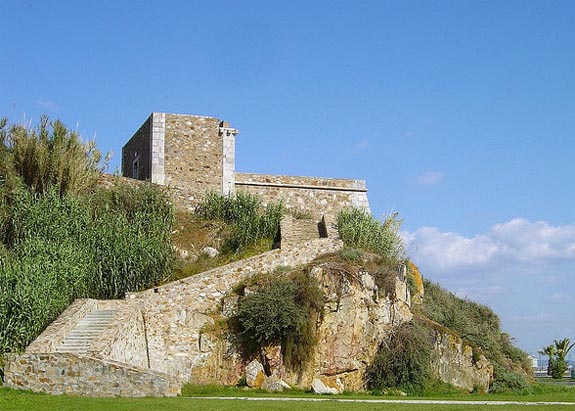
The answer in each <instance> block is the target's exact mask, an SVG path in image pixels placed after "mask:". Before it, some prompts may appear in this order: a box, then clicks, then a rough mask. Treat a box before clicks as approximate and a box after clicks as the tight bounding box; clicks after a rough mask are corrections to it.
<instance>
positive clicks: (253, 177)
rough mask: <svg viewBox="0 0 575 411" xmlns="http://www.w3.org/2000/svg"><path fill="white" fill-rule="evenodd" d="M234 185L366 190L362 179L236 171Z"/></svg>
mask: <svg viewBox="0 0 575 411" xmlns="http://www.w3.org/2000/svg"><path fill="white" fill-rule="evenodd" d="M236 185H260V186H278V187H286V188H314V189H318V190H322V189H323V190H332V191H338V190H343V191H358V192H367V188H366V186H365V181H364V180H353V179H343V178H325V177H303V176H286V175H279V174H277V175H276V174H255V173H236Z"/></svg>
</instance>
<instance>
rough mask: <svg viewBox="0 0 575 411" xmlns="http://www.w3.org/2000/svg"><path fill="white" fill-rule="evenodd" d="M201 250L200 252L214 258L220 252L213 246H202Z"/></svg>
mask: <svg viewBox="0 0 575 411" xmlns="http://www.w3.org/2000/svg"><path fill="white" fill-rule="evenodd" d="M201 252H202V254H206V255H207V256H208V257H210V258H215V257H217V256H218V255H219V254H220V252H219V251H218V250H216V249H215V248H213V247H204V248H202V251H201Z"/></svg>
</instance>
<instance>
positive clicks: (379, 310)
mask: <svg viewBox="0 0 575 411" xmlns="http://www.w3.org/2000/svg"><path fill="white" fill-rule="evenodd" d="M311 274H312V275H314V276H315V277H316V278H317V280H318V282H319V284H320V287H321V288H322V290H323V293H324V301H325V303H324V310H323V318H322V319H321V320H319V321H318V329H317V344H316V345H315V348H314V353H313V355H312V360H311V361H310V363H309V364H308V365H307V367H306V368H305V369H304V370H303V371H302V372H301V373H295V372H292V371H290V370H288V369H287V368H286V367H285V366H284V364H283V360H282V352H281V347H267V348H265V349H264V350H263V353H262V354H263V358H261V360H262V361H263V362H264V365H262V364H261V363H260V362H259V361H258V360H257V359H254V360H253V361H251V362H250V363H249V364H248V365H247V366H245V377H246V382H247V385H248V386H251V387H258V388H259V387H265V386H267V385H270V382H271V381H274V380H276V381H277V380H280V381H285V382H287V383H288V384H290V385H292V386H299V387H302V388H310V387H313V389H314V390H315V391H316V392H322V393H339V392H343V390H348V391H356V390H361V389H364V388H365V387H364V374H365V370H366V368H367V365H368V364H369V363H370V362H371V361H372V359H373V357H374V356H375V354H376V352H377V349H378V346H379V344H380V342H381V341H382V340H383V338H384V337H385V336H386V335H387V333H389V332H390V330H391V328H392V327H393V326H394V325H397V324H399V323H401V322H405V321H409V320H411V318H412V314H411V311H410V309H409V304H410V303H409V301H410V298H409V291H408V288H407V285H406V283H405V281H401V280H400V279H397V280H396V282H395V291H394V292H393V295H392V296H381V295H380V294H381V293H380V292H378V290H377V286H376V285H375V281H374V278H373V277H372V276H371V275H370V274H369V273H367V272H365V271H358V272H356V273H349V272H348V271H346V270H344V269H343V267H341V266H340V265H338V264H337V263H333V264H332V263H325V264H321V265H318V266H316V267H314V268H313V269H312V271H311ZM230 299H232V297H229V296H228V297H225V298H224V299H223V301H224V304H222V305H221V306H222V307H223V310H222V311H223V312H220V313H218V314H219V315H224V316H225V314H228V315H229V314H230V312H229V310H228V309H227V307H228V304H225V302H226V301H228V300H230ZM208 338H214V339H217V338H218V337H217V336H215V335H214V336H212V337H208ZM220 338H221V336H220ZM225 344H227V349H224V351H227V352H228V353H229V355H228V357H227V358H228V359H231V358H232V357H233V358H235V359H236V361H240V363H239V364H238V363H234V362H233V361H232V362H230V363H228V365H227V370H228V371H227V372H226V371H225V370H223V375H226V376H227V377H228V378H229V377H230V376H232V375H234V373H235V372H237V371H236V370H239V369H241V368H242V364H241V359H240V357H239V356H238V355H237V353H235V352H234V351H233V347H232V346H231V344H229V343H225ZM216 345H217V344H216ZM214 359H215V358H210V359H207V361H205V362H203V363H199V364H197V365H196V366H195V367H194V371H193V377H192V380H194V381H196V382H197V380H198V379H199V380H201V381H202V382H205V383H220V382H221V381H218V380H211V379H210V375H213V374H212V373H213V369H214V367H216V366H215V364H214V363H213V360H214ZM263 373H265V378H263V377H264V376H263V375H262V374H263ZM221 376H222V375H220V378H221Z"/></svg>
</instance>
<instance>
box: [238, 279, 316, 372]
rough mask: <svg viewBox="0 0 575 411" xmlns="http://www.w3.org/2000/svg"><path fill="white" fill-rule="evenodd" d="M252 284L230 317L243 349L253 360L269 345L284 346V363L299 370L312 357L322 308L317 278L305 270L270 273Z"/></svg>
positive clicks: (246, 356) (248, 357)
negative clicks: (279, 274)
mask: <svg viewBox="0 0 575 411" xmlns="http://www.w3.org/2000/svg"><path fill="white" fill-rule="evenodd" d="M249 287H250V290H251V287H255V290H254V291H253V292H251V293H249V294H247V295H245V296H243V297H241V298H240V300H239V303H238V308H237V312H236V314H235V315H234V316H233V317H232V318H231V319H230V325H231V327H230V328H231V330H232V331H233V333H234V334H235V336H236V341H237V342H238V343H239V348H240V351H241V352H242V354H243V355H244V357H245V358H246V359H250V358H253V357H254V356H256V355H258V354H259V353H260V352H261V350H262V349H263V348H265V347H267V346H269V345H281V347H282V353H283V358H284V362H285V364H286V365H287V366H288V367H290V368H291V369H293V370H295V371H297V372H300V371H301V370H302V369H303V367H304V366H305V364H306V363H307V361H308V360H309V359H310V357H311V353H312V348H313V346H314V344H315V342H316V341H315V330H316V323H317V320H318V318H319V316H320V315H321V310H322V307H323V295H322V292H321V290H320V288H319V286H318V283H317V280H316V279H315V278H314V277H311V276H309V275H308V274H307V273H304V272H294V273H292V274H291V275H289V276H287V277H285V276H284V277H280V276H278V275H272V274H270V275H266V276H260V277H259V278H258V279H257V283H255V284H251V285H249ZM244 288H245V285H244Z"/></svg>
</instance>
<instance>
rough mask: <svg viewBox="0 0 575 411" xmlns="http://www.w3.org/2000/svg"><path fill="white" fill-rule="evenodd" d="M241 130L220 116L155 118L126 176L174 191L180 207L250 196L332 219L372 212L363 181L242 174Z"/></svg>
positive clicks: (133, 146)
mask: <svg viewBox="0 0 575 411" xmlns="http://www.w3.org/2000/svg"><path fill="white" fill-rule="evenodd" d="M238 133H239V131H238V130H237V129H235V128H232V127H231V126H230V124H229V122H227V121H222V120H219V119H217V118H214V117H206V116H195V115H185V114H169V113H152V114H151V115H150V117H149V118H148V119H147V120H146V121H145V122H144V123H143V124H142V126H141V127H140V128H139V129H138V131H136V133H135V134H134V135H133V136H132V138H131V139H130V140H129V141H128V142H127V143H126V144H125V145H124V147H123V148H122V175H123V176H124V177H131V178H135V179H138V180H149V181H151V182H152V183H156V184H160V185H166V186H170V187H173V188H175V189H176V191H177V193H178V194H177V198H178V201H177V203H178V204H177V205H178V206H180V207H186V206H190V205H193V204H194V203H196V202H197V201H198V200H199V199H200V198H201V196H202V195H203V194H204V193H205V192H206V191H215V192H218V193H221V194H223V195H231V194H234V193H236V192H239V191H246V192H250V193H253V194H256V195H258V196H259V197H260V198H262V200H263V202H264V204H266V203H267V202H271V201H278V200H282V201H283V202H284V204H285V206H286V208H287V209H288V210H290V209H291V210H299V211H304V212H308V213H310V214H312V215H313V216H314V217H316V218H317V219H320V218H322V217H323V216H326V217H328V216H329V218H330V219H332V218H333V217H335V215H336V214H337V213H338V212H339V211H340V210H341V209H342V208H345V207H350V206H353V207H361V208H364V209H367V210H369V201H368V199H367V189H366V185H365V181H363V180H347V179H336V178H319V177H295V176H285V175H268V174H253V173H239V172H237V171H236V170H235V140H236V135H238Z"/></svg>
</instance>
